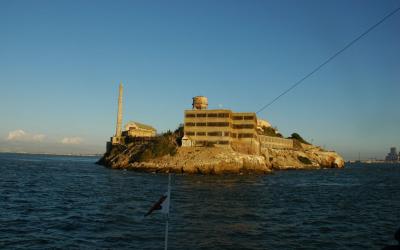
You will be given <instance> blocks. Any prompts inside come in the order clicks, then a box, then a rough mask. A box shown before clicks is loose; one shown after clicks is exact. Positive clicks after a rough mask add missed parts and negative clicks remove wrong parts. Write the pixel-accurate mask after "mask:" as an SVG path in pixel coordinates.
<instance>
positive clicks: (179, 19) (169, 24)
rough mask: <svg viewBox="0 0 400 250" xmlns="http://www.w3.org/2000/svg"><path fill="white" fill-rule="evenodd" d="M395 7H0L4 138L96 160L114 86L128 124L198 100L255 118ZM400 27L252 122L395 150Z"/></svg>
mask: <svg viewBox="0 0 400 250" xmlns="http://www.w3.org/2000/svg"><path fill="white" fill-rule="evenodd" d="M398 6H400V1H390V0H385V1H378V0H375V1H366V0H362V1H294V0H292V1H40V0H39V1H1V2H0V37H1V39H0V116H1V119H0V144H2V145H3V149H4V148H7V147H8V148H11V146H9V144H11V143H14V144H16V143H17V144H18V146H19V147H20V148H24V147H25V146H26V147H27V148H28V147H29V150H31V148H35V147H42V148H44V149H43V150H46V149H47V147H50V148H51V147H53V146H51V145H58V146H57V147H59V150H60V151H63V150H64V151H67V152H69V151H73V150H74V149H71V147H72V148H73V147H74V146H76V149H75V150H77V151H79V150H81V149H82V148H85V150H86V151H93V152H101V151H102V150H104V148H105V146H104V145H105V141H106V140H107V139H108V138H109V137H110V136H112V134H113V133H114V131H115V120H116V111H117V107H116V103H117V91H118V83H119V82H120V81H122V82H123V83H124V87H125V93H124V122H127V121H129V120H136V121H141V122H144V123H148V124H151V125H153V126H154V127H156V128H157V129H158V130H159V131H165V130H167V129H174V128H175V127H177V125H178V124H179V123H181V122H182V119H183V110H184V109H189V108H191V98H192V97H193V96H195V95H206V96H207V97H208V98H209V104H210V108H218V107H224V108H231V109H233V110H235V111H257V110H258V109H260V108H261V107H262V106H263V105H264V104H266V103H268V102H269V101H271V100H272V99H273V98H274V97H276V96H277V95H279V94H280V93H281V92H282V91H284V90H285V89H287V88H288V87H289V86H290V85H291V84H293V83H294V82H295V81H297V80H299V79H300V78H301V77H303V76H304V75H306V74H307V73H309V72H310V71H311V70H312V69H313V68H314V67H316V66H317V65H318V64H320V63H321V62H322V61H324V60H325V59H326V58H327V57H329V56H331V55H332V54H333V53H335V52H336V51H337V50H339V49H341V48H342V47H343V46H344V45H346V43H348V42H349V41H351V40H352V39H354V38H355V37H356V36H357V35H359V34H360V33H362V32H363V31H364V30H366V29H367V28H368V27H369V26H371V25H372V24H374V23H375V22H377V21H378V20H379V19H380V18H382V17H383V16H384V15H386V14H387V13H389V12H390V11H392V10H393V9H395V8H397V7H398ZM399 26H400V13H397V14H396V15H395V16H392V17H391V18H390V19H388V20H387V21H386V22H385V23H384V24H382V25H381V26H379V27H378V28H377V29H376V30H374V31H373V32H371V33H370V34H368V35H367V36H366V37H365V38H363V39H362V40H361V41H359V42H358V43H357V44H356V45H355V46H353V47H351V48H350V49H349V50H347V51H346V52H345V53H344V54H342V55H341V56H340V57H338V58H337V59H335V60H334V61H333V62H332V63H330V64H328V65H327V66H326V67H325V68H323V69H322V70H321V71H319V72H318V73H317V74H315V75H314V76H312V77H311V78H309V79H308V80H306V81H305V82H304V83H303V84H302V85H300V86H299V87H298V88H296V89H294V90H293V91H292V92H290V93H289V94H287V95H285V96H284V97H282V98H281V99H280V100H279V101H278V102H276V103H274V104H273V105H272V106H270V107H269V108H268V109H266V110H265V111H263V112H262V113H261V114H259V116H260V117H261V118H264V119H267V120H269V121H270V122H271V123H272V124H273V125H274V126H277V127H278V129H279V130H280V131H281V132H282V133H283V134H284V135H287V136H289V135H290V134H291V133H292V132H298V133H300V134H301V135H303V137H305V138H306V139H309V140H310V141H311V140H312V141H313V143H315V144H318V145H322V146H325V147H327V148H328V149H334V150H337V151H338V152H339V153H341V154H342V155H343V156H344V157H345V158H346V159H355V158H358V152H360V153H361V156H362V157H363V158H369V157H379V158H383V157H384V154H386V152H387V151H388V150H389V147H390V146H397V147H398V148H400V130H399V128H400V126H399V125H400V116H399V111H398V109H399V107H400V98H398V96H399V93H400V70H399V69H400V60H399V58H400V32H399ZM21 130H22V131H23V133H22V134H21ZM13 131H14V132H15V133H14V134H12V135H11V137H10V132H13ZM13 135H14V137H13ZM7 138H8V140H7ZM13 138H16V139H17V140H13ZM17 141H18V142H17ZM46 145H47V146H46ZM63 146H65V149H63ZM67 146H68V147H67ZM1 149H2V148H1V147H0V150H1ZM29 150H28V149H27V150H26V151H29ZM86 151H85V152H86Z"/></svg>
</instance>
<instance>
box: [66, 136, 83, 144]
mask: <svg viewBox="0 0 400 250" xmlns="http://www.w3.org/2000/svg"><path fill="white" fill-rule="evenodd" d="M82 141H83V139H82V138H80V137H64V138H63V139H62V140H61V143H62V144H70V145H78V144H81V143H82Z"/></svg>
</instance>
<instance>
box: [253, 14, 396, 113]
mask: <svg viewBox="0 0 400 250" xmlns="http://www.w3.org/2000/svg"><path fill="white" fill-rule="evenodd" d="M399 10H400V7H398V8H396V9H395V10H393V11H391V12H390V13H389V14H387V15H386V16H384V17H383V18H382V19H380V20H379V21H378V22H377V23H375V24H374V25H372V26H371V27H369V28H368V29H367V30H365V31H364V32H363V33H361V34H360V35H359V36H357V37H356V38H355V39H353V40H352V41H351V42H349V43H348V44H347V45H346V46H344V47H343V48H342V49H340V50H339V51H337V52H336V53H335V54H333V55H332V56H331V57H329V58H328V59H326V60H325V61H324V62H323V63H321V64H320V65H319V66H317V67H316V68H315V69H313V70H312V71H311V72H310V73H308V74H307V75H305V76H304V77H303V78H301V79H300V80H298V81H297V82H295V83H294V84H293V85H292V86H290V87H289V88H288V89H287V90H285V91H283V92H282V93H281V94H280V95H278V96H277V97H275V98H274V99H273V100H272V101H270V102H269V103H267V104H266V105H264V106H263V107H262V108H260V109H259V110H258V111H257V112H256V113H257V114H258V113H260V112H261V111H263V110H264V109H266V108H268V107H269V106H271V105H272V104H273V103H274V102H276V101H277V100H278V99H279V98H281V97H282V96H284V95H286V94H287V93H288V92H290V91H291V90H292V89H294V88H295V87H297V86H298V85H300V84H301V83H302V82H304V80H306V79H307V78H309V77H310V76H312V75H313V74H315V73H316V72H317V71H318V70H320V69H321V68H322V67H324V66H325V65H326V64H328V63H329V62H330V61H332V60H333V59H335V58H336V57H337V56H339V55H340V54H342V53H343V52H344V51H345V50H347V49H348V48H350V47H351V46H352V45H354V44H355V43H356V42H358V41H359V40H360V39H361V38H363V37H364V36H365V35H367V34H368V33H369V32H371V31H372V30H374V29H375V28H376V27H378V26H379V25H380V24H382V23H383V22H384V21H386V19H388V18H389V17H391V16H393V15H394V14H396V12H398V11H399Z"/></svg>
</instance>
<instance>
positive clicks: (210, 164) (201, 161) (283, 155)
mask: <svg viewBox="0 0 400 250" xmlns="http://www.w3.org/2000/svg"><path fill="white" fill-rule="evenodd" d="M144 148H146V145H139V146H138V145H133V144H131V145H127V146H114V147H113V148H112V150H111V151H110V152H108V153H106V154H105V155H104V156H103V158H102V159H100V160H99V162H98V163H99V164H101V165H105V166H107V167H110V168H116V169H131V170H137V171H146V172H176V173H190V174H223V173H250V172H251V173H261V174H264V173H269V172H271V171H272V170H274V169H275V170H280V169H319V168H342V167H344V161H343V159H342V157H340V156H339V155H338V154H337V153H335V152H326V151H323V150H321V149H312V150H278V149H268V151H265V152H263V154H262V155H248V154H243V153H238V152H235V151H234V150H232V149H231V148H230V147H186V148H185V147H179V148H177V149H176V151H174V153H173V155H169V154H167V155H164V156H161V157H153V158H150V159H146V160H145V161H143V160H138V155H140V154H142V153H143V149H144Z"/></svg>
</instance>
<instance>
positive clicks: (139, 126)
mask: <svg viewBox="0 0 400 250" xmlns="http://www.w3.org/2000/svg"><path fill="white" fill-rule="evenodd" d="M130 125H133V126H136V127H138V128H141V129H147V130H153V131H156V129H155V128H153V127H152V126H150V125H147V124H144V123H140V122H135V121H129V122H128V123H127V124H126V125H125V129H127V128H128V127H129V126H130Z"/></svg>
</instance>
